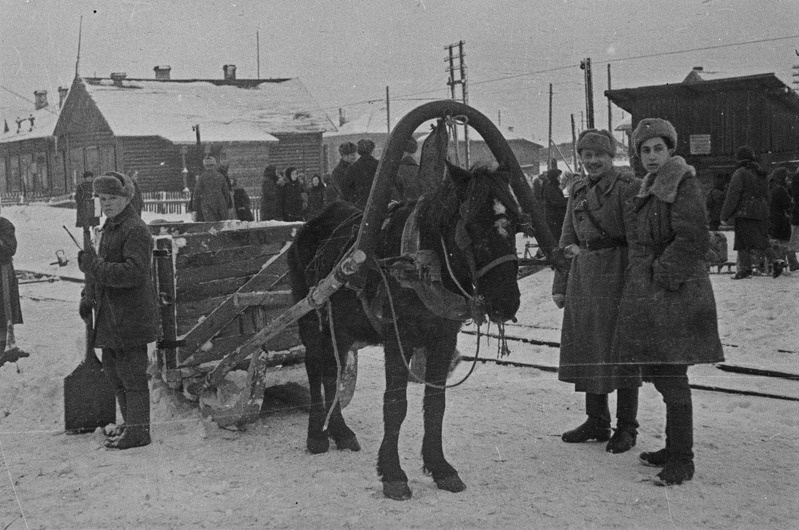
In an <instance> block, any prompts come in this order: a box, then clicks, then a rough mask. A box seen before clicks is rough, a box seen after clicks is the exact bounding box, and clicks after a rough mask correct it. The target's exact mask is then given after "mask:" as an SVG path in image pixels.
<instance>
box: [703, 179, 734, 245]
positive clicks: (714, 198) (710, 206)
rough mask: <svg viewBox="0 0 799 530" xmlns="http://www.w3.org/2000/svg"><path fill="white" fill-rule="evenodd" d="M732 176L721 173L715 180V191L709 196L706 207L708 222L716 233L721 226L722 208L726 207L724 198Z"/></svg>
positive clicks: (711, 191)
mask: <svg viewBox="0 0 799 530" xmlns="http://www.w3.org/2000/svg"><path fill="white" fill-rule="evenodd" d="M729 178H730V176H729V175H728V174H727V173H719V174H718V175H716V176H715V177H714V178H713V189H712V190H710V192H708V194H707V199H705V207H706V208H707V220H708V223H709V226H710V229H711V230H713V231H714V232H715V231H716V230H718V229H719V225H720V224H721V208H722V206H724V196H725V193H726V191H727V180H729Z"/></svg>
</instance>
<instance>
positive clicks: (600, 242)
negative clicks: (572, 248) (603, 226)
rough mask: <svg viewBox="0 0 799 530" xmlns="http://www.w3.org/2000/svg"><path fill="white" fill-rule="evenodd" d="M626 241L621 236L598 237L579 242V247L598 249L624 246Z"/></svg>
mask: <svg viewBox="0 0 799 530" xmlns="http://www.w3.org/2000/svg"><path fill="white" fill-rule="evenodd" d="M626 246H627V241H626V240H625V239H622V238H616V237H609V238H599V239H589V240H587V241H581V242H580V248H581V249H584V250H589V251H590V250H599V249H602V248H615V247H626Z"/></svg>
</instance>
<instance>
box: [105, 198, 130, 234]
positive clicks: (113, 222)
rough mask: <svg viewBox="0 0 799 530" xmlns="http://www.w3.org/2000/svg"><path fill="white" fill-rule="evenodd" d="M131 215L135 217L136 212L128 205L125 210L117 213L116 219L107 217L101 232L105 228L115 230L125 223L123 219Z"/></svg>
mask: <svg viewBox="0 0 799 530" xmlns="http://www.w3.org/2000/svg"><path fill="white" fill-rule="evenodd" d="M131 215H136V212H135V211H134V210H133V206H132V205H131V204H130V203H128V205H127V206H125V209H124V210H122V211H121V212H119V215H117V216H116V217H109V218H108V219H106V220H105V224H104V225H103V230H105V229H106V228H111V229H112V230H114V229H116V227H118V226H119V225H121V224H122V223H124V222H125V219H127V218H128V217H130V216H131Z"/></svg>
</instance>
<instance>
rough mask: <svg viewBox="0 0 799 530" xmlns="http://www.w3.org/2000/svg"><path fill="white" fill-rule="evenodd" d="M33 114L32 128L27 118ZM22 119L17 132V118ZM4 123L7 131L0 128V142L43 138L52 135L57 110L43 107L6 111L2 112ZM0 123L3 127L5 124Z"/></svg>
mask: <svg viewBox="0 0 799 530" xmlns="http://www.w3.org/2000/svg"><path fill="white" fill-rule="evenodd" d="M30 116H33V128H31V123H30V121H29V120H28V118H29V117H30ZM18 118H19V119H22V123H21V124H20V127H19V133H17V119H18ZM2 119H3V120H4V124H5V123H7V124H8V132H3V130H4V129H0V143H7V142H18V141H20V140H31V139H34V138H44V137H46V136H52V134H53V129H54V128H55V124H56V121H58V111H56V110H54V109H52V108H50V107H45V108H43V109H39V110H34V111H30V110H19V111H17V112H14V111H7V112H4V113H3V116H2ZM4 124H3V125H0V126H2V127H4V126H5V125H4Z"/></svg>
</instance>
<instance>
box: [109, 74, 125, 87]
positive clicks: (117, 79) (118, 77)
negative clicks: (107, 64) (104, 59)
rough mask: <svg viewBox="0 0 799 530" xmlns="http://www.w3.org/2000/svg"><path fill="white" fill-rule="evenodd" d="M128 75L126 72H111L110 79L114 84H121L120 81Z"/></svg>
mask: <svg viewBox="0 0 799 530" xmlns="http://www.w3.org/2000/svg"><path fill="white" fill-rule="evenodd" d="M126 77H128V74H126V73H125V72H111V80H112V81H113V82H114V86H119V87H121V86H122V81H124V80H125V78H126Z"/></svg>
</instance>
